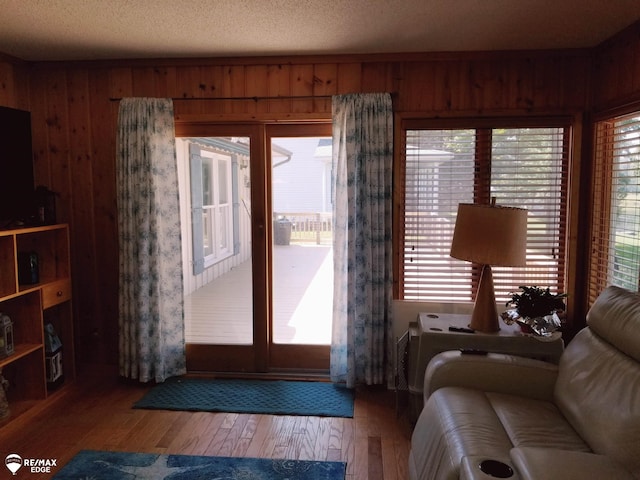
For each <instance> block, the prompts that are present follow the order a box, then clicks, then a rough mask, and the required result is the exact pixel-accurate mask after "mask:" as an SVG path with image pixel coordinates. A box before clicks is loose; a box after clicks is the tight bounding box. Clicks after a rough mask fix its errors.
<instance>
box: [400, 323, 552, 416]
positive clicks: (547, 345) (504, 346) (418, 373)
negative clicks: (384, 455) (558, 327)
mask: <svg viewBox="0 0 640 480" xmlns="http://www.w3.org/2000/svg"><path fill="white" fill-rule="evenodd" d="M470 321H471V316H470V315H460V314H450V313H438V314H433V313H419V314H418V318H417V321H416V322H411V324H410V325H409V365H408V370H409V372H408V373H409V381H408V388H409V406H410V408H409V415H410V420H411V421H412V422H415V420H416V419H417V418H418V415H419V414H420V411H422V390H423V384H424V372H425V370H426V368H427V364H428V363H429V361H430V360H431V359H432V358H433V357H434V356H435V355H436V354H438V353H440V352H444V351H447V350H459V349H475V350H485V351H488V352H494V353H504V354H509V355H519V356H522V357H529V358H535V359H539V360H544V361H547V362H552V363H558V361H559V359H560V355H561V354H562V351H563V350H564V342H563V340H562V335H560V333H559V332H557V333H554V334H553V335H552V336H551V337H537V336H534V335H530V334H525V333H522V332H521V331H520V328H519V326H518V325H516V324H513V325H506V324H505V323H504V322H502V321H500V330H499V331H497V332H494V333H482V332H475V333H465V332H459V331H450V330H449V327H455V328H468V326H469V322H470Z"/></svg>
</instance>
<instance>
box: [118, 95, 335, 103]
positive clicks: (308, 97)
mask: <svg viewBox="0 0 640 480" xmlns="http://www.w3.org/2000/svg"><path fill="white" fill-rule="evenodd" d="M331 97H333V95H298V96H295V95H294V96H273V97H269V96H267V97H262V96H253V97H171V100H174V101H178V100H200V101H203V100H206V101H209V100H223V101H229V100H245V101H246V100H253V101H254V102H258V101H260V100H315V99H328V98H331ZM122 98H123V97H111V98H109V101H111V102H119V101H120V100H122Z"/></svg>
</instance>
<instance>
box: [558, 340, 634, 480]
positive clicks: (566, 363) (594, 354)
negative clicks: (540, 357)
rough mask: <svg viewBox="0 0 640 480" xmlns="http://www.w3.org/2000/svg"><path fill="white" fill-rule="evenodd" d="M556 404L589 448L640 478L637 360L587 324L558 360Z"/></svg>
mask: <svg viewBox="0 0 640 480" xmlns="http://www.w3.org/2000/svg"><path fill="white" fill-rule="evenodd" d="M554 395H555V404H556V405H557V406H558V408H559V409H560V411H561V412H562V414H563V415H564V416H565V418H566V419H567V421H568V422H569V423H570V424H571V425H572V426H573V428H575V429H576V431H577V432H578V434H579V435H580V436H581V437H582V438H583V439H584V440H585V442H586V443H587V444H588V445H589V446H590V447H591V449H592V450H593V451H594V452H595V453H598V454H601V455H607V456H609V457H611V458H612V459H614V460H615V461H617V462H619V463H621V464H622V465H624V466H625V467H626V468H627V469H628V470H630V471H631V472H632V473H633V474H634V475H636V476H638V477H639V478H640V455H638V439H640V368H639V367H638V362H637V361H636V360H634V359H633V358H631V357H629V356H627V355H626V354H624V353H622V352H620V351H619V350H618V349H616V348H615V347H613V346H611V344H609V343H608V342H607V341H605V340H603V339H602V338H600V337H598V336H597V335H596V334H595V332H594V331H592V330H591V329H590V328H585V329H583V330H582V331H580V332H579V333H578V335H576V336H575V338H574V339H573V340H572V341H571V343H569V345H568V346H567V348H566V350H565V352H564V354H563V355H562V358H561V360H560V366H559V372H558V381H557V382H556V388H555V394H554Z"/></svg>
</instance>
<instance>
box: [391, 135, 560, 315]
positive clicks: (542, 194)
mask: <svg viewBox="0 0 640 480" xmlns="http://www.w3.org/2000/svg"><path fill="white" fill-rule="evenodd" d="M567 131H568V128H567V127H563V126H560V127H535V128H532V127H529V128H466V129H446V130H442V129H441V130H435V129H425V128H411V125H409V124H407V125H405V128H404V134H405V152H404V153H405V172H404V175H405V182H404V192H403V193H404V199H403V200H404V201H403V202H402V203H403V205H404V238H403V248H402V254H403V257H402V260H401V270H402V272H401V279H402V280H401V283H400V285H401V287H400V289H401V290H400V298H403V299H407V300H420V301H434V302H456V301H460V302H462V301H464V302H469V301H472V300H473V298H475V292H476V289H477V287H478V283H479V280H480V279H479V275H480V268H479V267H480V266H479V265H473V264H471V263H469V262H464V261H460V260H457V259H454V258H451V257H450V255H449V252H450V248H451V239H452V236H453V229H454V225H455V218H456V214H457V209H458V204H459V203H483V204H488V203H489V202H490V200H491V197H496V200H497V204H498V205H504V206H512V207H521V208H526V209H527V210H528V234H527V266H526V267H494V268H493V277H494V283H495V289H496V299H497V301H498V302H506V300H507V299H508V298H509V293H510V292H513V291H516V290H518V287H519V286H520V285H530V286H531V285H537V286H542V287H547V286H548V287H550V288H551V290H552V291H554V290H555V291H563V290H564V279H565V273H564V268H565V262H564V251H565V232H566V216H567V215H566V201H567V195H566V192H567V171H568V158H569V155H568V150H569V135H568V132H567Z"/></svg>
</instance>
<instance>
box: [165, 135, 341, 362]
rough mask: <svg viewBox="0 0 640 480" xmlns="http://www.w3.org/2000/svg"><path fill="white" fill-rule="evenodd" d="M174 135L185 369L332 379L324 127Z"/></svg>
mask: <svg viewBox="0 0 640 480" xmlns="http://www.w3.org/2000/svg"><path fill="white" fill-rule="evenodd" d="M177 132H178V137H177V146H178V149H177V150H178V163H179V172H180V175H179V176H180V185H181V189H180V190H181V191H180V194H181V195H180V198H181V206H182V224H183V227H182V238H183V263H184V272H183V275H184V278H185V282H184V283H185V334H186V341H187V365H188V369H189V370H190V371H209V372H272V371H282V370H291V369H293V370H304V371H309V370H326V369H328V366H329V364H328V362H329V360H328V358H329V346H328V345H329V343H330V324H331V301H332V300H331V295H332V291H333V282H332V277H331V275H332V261H331V260H332V256H331V238H332V237H331V223H332V222H331V213H330V212H331V195H330V192H331V146H330V143H331V142H330V138H329V135H330V125H304V126H292V125H287V126H282V125H199V124H196V125H179V126H177ZM327 155H328V156H327Z"/></svg>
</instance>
